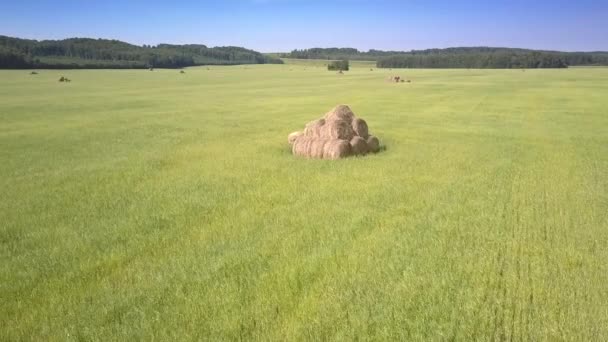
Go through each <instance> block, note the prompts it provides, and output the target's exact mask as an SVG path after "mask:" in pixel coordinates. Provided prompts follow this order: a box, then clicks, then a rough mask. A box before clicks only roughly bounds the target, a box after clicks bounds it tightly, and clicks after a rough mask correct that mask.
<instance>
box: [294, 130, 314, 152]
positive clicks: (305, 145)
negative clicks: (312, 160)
mask: <svg viewBox="0 0 608 342" xmlns="http://www.w3.org/2000/svg"><path fill="white" fill-rule="evenodd" d="M313 139H314V138H312V137H307V136H304V135H301V136H299V137H298V138H296V140H295V141H294V143H293V146H292V148H291V152H292V153H293V154H294V155H296V156H301V157H307V156H308V154H309V153H308V150H309V146H310V144H311V142H312V141H313Z"/></svg>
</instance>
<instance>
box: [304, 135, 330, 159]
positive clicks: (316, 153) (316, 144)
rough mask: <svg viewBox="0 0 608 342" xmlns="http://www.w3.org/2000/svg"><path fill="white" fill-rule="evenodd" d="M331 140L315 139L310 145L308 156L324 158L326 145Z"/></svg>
mask: <svg viewBox="0 0 608 342" xmlns="http://www.w3.org/2000/svg"><path fill="white" fill-rule="evenodd" d="M327 142H329V140H327V139H315V140H313V141H312V143H311V144H310V146H309V147H308V157H310V158H319V159H322V158H323V155H324V153H325V145H326V144H327Z"/></svg>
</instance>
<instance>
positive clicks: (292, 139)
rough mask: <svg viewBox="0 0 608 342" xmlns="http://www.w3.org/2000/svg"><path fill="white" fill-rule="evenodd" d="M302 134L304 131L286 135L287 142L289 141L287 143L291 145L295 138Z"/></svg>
mask: <svg viewBox="0 0 608 342" xmlns="http://www.w3.org/2000/svg"><path fill="white" fill-rule="evenodd" d="M303 134H304V133H302V132H293V133H291V134H289V135H288V136H287V142H289V145H293V143H295V142H296V139H298V137H300V136H302V135H303Z"/></svg>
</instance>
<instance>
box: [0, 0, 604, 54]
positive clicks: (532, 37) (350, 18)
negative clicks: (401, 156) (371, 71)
mask: <svg viewBox="0 0 608 342" xmlns="http://www.w3.org/2000/svg"><path fill="white" fill-rule="evenodd" d="M0 34H2V35H8V36H17V37H22V38H31V39H61V38H68V37H92V38H113V39H119V40H124V41H127V42H130V43H135V44H140V45H141V44H158V43H202V44H207V45H209V46H218V45H237V46H244V47H248V48H252V49H256V50H259V51H263V52H273V51H277V52H278V51H289V50H292V49H295V48H309V47H334V46H338V47H355V48H358V49H361V50H367V49H370V48H373V49H383V50H388V49H391V50H410V49H424V48H433V47H450V46H481V45H483V46H505V47H522V48H535V49H554V50H564V51H591V50H608V0H595V1H590V0H568V1H566V0H551V1H546V0H538V1H534V0H529V1H523V0H511V1H507V0H504V1H491V0H490V1H457V0H454V1H449V0H440V1H433V0H428V1H423V0H402V1H396V0H376V1H372V0H333V1H332V0H324V1H323V0H224V1H179V0H174V1H157V0H147V1H141V0H132V1H129V0H122V1H118V0H105V1H88V0H82V1H79V0H55V1H51V0H41V1H9V0H0Z"/></svg>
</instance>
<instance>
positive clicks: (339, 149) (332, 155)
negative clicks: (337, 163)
mask: <svg viewBox="0 0 608 342" xmlns="http://www.w3.org/2000/svg"><path fill="white" fill-rule="evenodd" d="M350 154H351V147H350V143H349V142H348V141H346V140H339V139H334V140H330V141H328V142H327V143H325V146H324V148H323V158H325V159H339V158H345V157H348V156H350Z"/></svg>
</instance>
